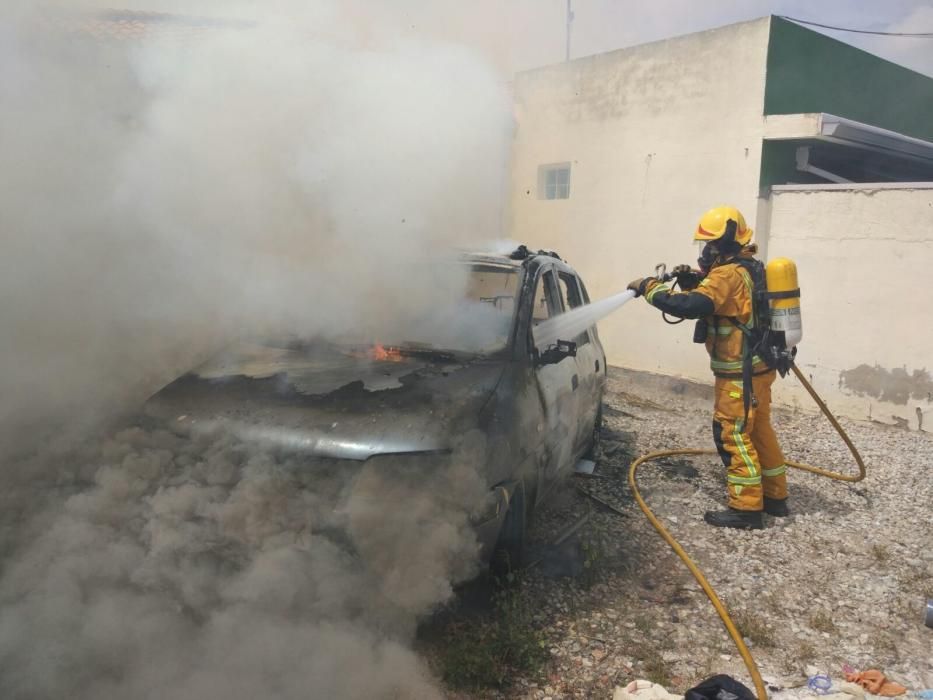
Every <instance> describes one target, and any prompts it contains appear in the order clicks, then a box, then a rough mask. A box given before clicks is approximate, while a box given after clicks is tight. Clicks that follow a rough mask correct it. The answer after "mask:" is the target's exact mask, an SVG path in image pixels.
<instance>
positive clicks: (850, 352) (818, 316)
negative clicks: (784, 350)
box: [768, 183, 933, 430]
mask: <svg viewBox="0 0 933 700" xmlns="http://www.w3.org/2000/svg"><path fill="white" fill-rule="evenodd" d="M770 209H771V221H770V241H769V250H768V254H769V256H771V257H777V256H785V257H789V258H791V259H793V260H794V261H795V262H796V263H797V267H798V271H799V275H800V288H801V293H802V299H801V304H802V317H803V342H802V343H801V345H800V353H799V356H798V366H799V367H801V368H802V369H803V370H804V372H805V373H807V374H809V375H811V376H812V380H813V382H814V385H815V386H816V389H817V391H819V392H820V393H822V394H823V395H824V396H825V397H826V398H827V400H828V403H829V405H830V407H831V408H833V409H834V410H835V411H838V412H839V413H841V414H843V415H848V416H850V417H853V418H869V417H870V418H872V419H875V420H880V421H883V422H885V423H894V422H898V420H897V418H899V419H902V420H903V419H906V420H907V421H908V425H909V426H910V427H911V428H913V429H916V428H917V427H918V416H917V409H920V411H921V412H922V413H924V414H925V419H924V428H925V429H926V430H931V429H933V410H931V409H933V381H931V378H930V375H929V374H928V373H927V372H928V371H929V372H933V310H931V301H933V291H931V288H930V282H929V280H930V271H931V270H933V183H924V184H917V185H910V184H899V185H847V186H844V185H824V186H818V187H809V188H808V187H777V188H775V191H774V192H773V194H772V195H771V207H770ZM777 395H778V398H779V399H780V400H783V401H787V402H795V401H799V402H801V404H805V405H808V404H809V402H810V399H809V398H808V397H806V396H805V395H804V394H803V393H802V389H801V388H800V387H799V385H798V384H797V382H796V381H790V380H788V381H785V382H783V383H782V384H781V388H780V389H779V392H778V394H777ZM894 416H896V417H897V418H894Z"/></svg>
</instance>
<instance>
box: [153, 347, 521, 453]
mask: <svg viewBox="0 0 933 700" xmlns="http://www.w3.org/2000/svg"><path fill="white" fill-rule="evenodd" d="M380 354H381V355H385V353H380ZM504 367H505V363H504V362H503V361H501V360H493V359H486V358H483V359H472V360H455V359H453V358H451V357H448V356H437V357H431V356H418V357H412V356H408V355H398V354H388V356H382V357H380V359H374V357H373V356H372V354H371V352H368V351H354V350H348V349H340V348H334V347H326V348H323V349H314V348H312V349H307V348H305V349H300V350H295V349H285V348H269V347H263V346H241V347H239V348H236V349H234V350H230V351H227V352H225V353H223V354H222V355H220V356H219V357H217V358H215V359H214V360H212V361H211V362H209V363H207V364H206V365H204V366H203V367H201V368H199V369H197V370H195V371H193V372H191V373H189V374H186V375H184V376H183V377H181V378H179V379H177V380H176V381H174V382H173V383H172V384H170V385H168V386H167V387H165V388H164V389H163V390H162V391H160V392H159V393H157V394H156V395H154V396H153V397H152V398H151V399H149V401H147V402H146V404H145V406H144V408H143V414H144V415H145V416H146V417H148V418H149V419H155V420H156V421H158V422H159V423H161V424H163V425H165V426H167V427H170V428H171V429H172V430H174V431H176V432H185V433H192V432H194V433H196V432H217V431H222V432H225V433H231V434H233V435H234V436H235V437H237V438H239V439H242V440H244V441H247V442H249V443H253V444H257V445H258V446H261V447H268V448H273V449H284V450H288V451H295V452H300V453H305V454H308V455H313V456H317V457H329V458H336V459H354V460H365V459H367V458H369V457H371V456H373V455H377V454H399V453H409V452H430V451H439V450H446V449H450V448H451V447H452V446H453V443H454V441H455V438H456V437H457V436H458V435H462V433H463V431H464V430H465V429H467V427H468V426H469V425H470V424H472V425H474V426H475V424H476V419H477V417H478V415H479V412H480V410H481V409H482V407H483V405H485V403H486V401H487V400H488V399H489V397H490V395H491V393H492V392H493V391H494V390H495V387H496V385H497V383H498V381H499V378H500V377H501V375H502V372H503V370H504Z"/></svg>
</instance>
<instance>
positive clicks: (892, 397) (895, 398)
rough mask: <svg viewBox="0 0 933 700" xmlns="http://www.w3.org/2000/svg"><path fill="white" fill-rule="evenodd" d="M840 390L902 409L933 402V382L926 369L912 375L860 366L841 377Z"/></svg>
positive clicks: (875, 367) (841, 374) (906, 372)
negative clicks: (910, 403) (911, 403)
mask: <svg viewBox="0 0 933 700" xmlns="http://www.w3.org/2000/svg"><path fill="white" fill-rule="evenodd" d="M839 387H840V388H844V389H847V390H849V391H851V392H852V393H854V394H857V395H859V396H872V397H874V398H876V399H879V400H881V401H887V402H890V403H895V404H900V405H902V406H904V405H906V404H907V401H908V400H910V399H916V400H919V401H929V400H930V399H931V397H933V378H931V377H930V373H929V372H927V370H925V369H915V370H914V371H913V372H908V371H907V368H906V367H904V368H896V369H885V368H884V367H879V366H878V365H875V366H874V367H872V366H871V365H859V366H858V367H856V368H855V369H847V370H845V371H843V372H841V373H840V374H839Z"/></svg>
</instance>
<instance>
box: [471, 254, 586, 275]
mask: <svg viewBox="0 0 933 700" xmlns="http://www.w3.org/2000/svg"><path fill="white" fill-rule="evenodd" d="M460 259H461V260H463V261H464V262H467V263H473V264H483V265H502V266H504V267H512V268H516V269H518V268H520V267H522V265H523V264H524V263H526V262H530V263H532V264H533V267H535V268H537V267H539V266H540V265H542V264H544V263H546V262H550V263H553V264H554V265H555V266H557V267H558V268H560V269H562V270H565V271H567V272H571V273H573V274H577V273H576V271H575V270H574V269H573V268H572V267H571V266H570V265H569V264H568V263H567V261H565V260H562V259H561V258H560V257H558V256H557V254H556V253H551V252H548V251H538V252H537V253H535V252H531V251H527V254H526V256H525V257H523V258H518V259H515V258H512V257H511V256H510V255H503V254H499V253H482V252H464V253H462V254H461V255H460Z"/></svg>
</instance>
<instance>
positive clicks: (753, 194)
mask: <svg viewBox="0 0 933 700" xmlns="http://www.w3.org/2000/svg"><path fill="white" fill-rule="evenodd" d="M768 21H769V20H767V19H764V20H756V21H754V22H748V23H744V24H739V25H733V26H730V27H724V28H721V29H716V30H712V31H709V32H703V33H700V34H694V35H690V36H685V37H678V38H676V39H671V40H668V41H663V42H658V43H653V44H647V45H644V46H640V47H635V48H632V49H624V50H621V51H616V52H612V53H607V54H601V55H599V56H594V57H591V58H585V59H579V60H575V61H572V62H570V63H565V64H560V65H556V66H550V67H547V68H543V69H540V70H535V71H531V72H527V73H521V74H519V75H518V76H517V77H516V81H515V96H516V110H517V115H516V116H517V119H518V132H517V136H516V140H515V145H514V151H513V170H512V181H511V188H512V192H511V209H510V212H509V214H510V216H509V224H510V229H511V236H512V237H513V238H514V239H516V240H519V241H521V242H524V243H527V244H528V245H529V246H532V247H535V248H537V247H543V248H552V249H554V250H556V251H558V252H559V253H560V254H561V255H562V256H563V257H565V258H567V259H568V260H569V261H570V262H571V264H573V265H575V266H576V267H577V269H578V270H579V271H580V272H581V274H582V275H583V277H584V279H585V280H586V282H587V284H588V286H589V288H590V293H591V295H592V296H593V297H594V298H598V297H602V296H606V295H609V294H611V293H614V292H616V291H620V290H622V289H624V288H625V285H626V284H627V283H628V282H629V281H630V280H631V279H632V278H634V277H639V276H645V275H648V274H651V273H652V271H653V270H654V266H655V264H656V263H658V262H662V261H663V262H667V263H668V265H674V264H677V263H685V262H686V263H693V262H694V261H695V259H696V257H697V252H698V251H697V249H696V248H695V247H694V245H693V244H692V234H693V230H694V228H695V227H696V223H697V220H698V218H699V216H700V215H701V214H702V213H703V212H704V211H705V210H706V209H708V208H710V207H712V206H715V205H717V204H723V203H734V204H735V205H737V206H738V207H740V208H741V209H742V210H743V211H744V212H745V214H746V216H747V217H748V218H749V219H750V220H752V221H753V220H754V218H755V213H756V208H757V197H758V175H759V170H760V160H761V158H760V156H761V138H762V133H763V117H762V111H763V99H764V76H765V58H766V50H767V42H768V26H769V25H768ZM560 162H570V163H571V164H572V174H571V195H570V198H569V199H566V200H551V201H548V200H542V199H539V198H538V166H539V165H542V164H548V163H560ZM599 328H600V334H601V336H602V339H603V342H604V345H605V346H606V351H607V353H608V355H609V361H610V362H611V363H612V364H615V365H624V366H626V367H631V368H634V369H640V370H649V371H660V372H664V373H666V374H676V375H681V376H686V377H691V378H697V379H708V377H709V370H708V368H707V359H706V355H705V352H704V351H703V350H702V348H701V347H699V346H695V345H693V343H692V342H691V335H692V324H690V323H685V324H683V325H680V326H668V325H666V324H664V323H663V322H662V320H661V318H660V314H659V313H658V312H657V311H656V310H653V309H651V308H650V307H648V306H647V305H646V304H644V303H643V302H641V301H640V300H639V301H638V302H636V303H633V304H629V305H627V306H626V307H625V308H624V309H622V310H621V311H619V312H617V313H616V314H615V315H614V316H611V317H609V318H607V319H605V320H604V321H603V322H601V323H600V326H599Z"/></svg>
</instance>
